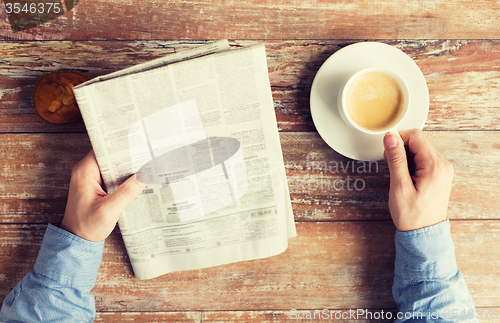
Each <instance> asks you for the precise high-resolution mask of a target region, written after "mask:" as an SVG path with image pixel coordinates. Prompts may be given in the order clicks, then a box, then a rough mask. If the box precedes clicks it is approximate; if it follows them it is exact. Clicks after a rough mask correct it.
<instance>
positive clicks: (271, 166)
mask: <svg viewBox="0 0 500 323" xmlns="http://www.w3.org/2000/svg"><path fill="white" fill-rule="evenodd" d="M73 91H74V93H75V97H76V99H77V102H78V105H79V107H80V110H81V113H82V116H83V119H84V122H85V126H86V128H87V132H88V134H89V137H90V140H91V143H92V147H93V149H94V151H95V154H96V158H97V162H98V164H99V167H100V170H101V173H102V177H103V180H104V184H105V187H106V189H107V191H108V193H112V192H113V191H114V190H116V188H117V187H118V186H119V185H120V184H121V183H122V182H123V181H124V180H126V179H127V178H128V177H129V176H131V175H132V174H134V173H139V172H140V173H143V174H145V175H147V176H148V178H149V180H148V186H147V187H146V188H145V189H144V191H143V192H142V193H141V195H139V197H137V198H136V199H135V200H134V201H133V202H131V203H130V204H129V205H128V206H127V207H126V208H125V210H124V211H123V212H122V214H121V216H120V219H119V221H118V223H119V227H120V230H121V233H122V236H123V240H124V242H125V246H126V248H127V252H128V254H129V258H130V261H131V263H132V267H133V270H134V274H135V276H136V277H137V278H138V279H150V278H154V277H157V276H160V275H163V274H166V273H169V272H173V271H180V270H191V269H200V268H206V267H211V266H217V265H223V264H228V263H233V262H238V261H244V260H252V259H259V258H264V257H270V256H273V255H277V254H279V253H282V252H284V251H285V250H286V248H287V246H288V239H289V238H291V237H293V236H295V235H296V230H295V223H294V219H293V213H292V208H291V201H290V194H289V191H288V184H287V180H286V174H285V168H284V163H283V155H282V152H281V145H280V141H279V136H278V129H277V123H276V116H275V113H274V106H273V100H272V96H271V88H270V84H269V76H268V73H267V62H266V54H265V48H264V45H263V44H255V45H251V46H247V47H240V48H237V49H232V48H231V49H230V48H229V43H228V41H227V40H223V41H217V42H215V43H212V44H208V45H204V46H200V47H198V48H195V49H193V50H188V51H185V52H182V53H176V54H172V55H168V56H166V57H164V58H160V59H157V60H154V61H151V62H148V63H145V64H141V65H137V66H134V67H132V68H128V69H125V70H122V71H119V72H115V73H112V74H110V75H107V76H104V77H100V78H98V79H93V80H90V81H88V82H86V83H83V84H80V85H78V86H76V87H75V88H74V89H73Z"/></svg>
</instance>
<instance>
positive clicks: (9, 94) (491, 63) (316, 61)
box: [0, 40, 500, 132]
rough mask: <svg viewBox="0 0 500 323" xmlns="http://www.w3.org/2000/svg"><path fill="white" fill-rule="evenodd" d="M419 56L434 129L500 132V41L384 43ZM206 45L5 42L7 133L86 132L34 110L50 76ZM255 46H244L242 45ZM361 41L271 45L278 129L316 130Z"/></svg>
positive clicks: (0, 126) (100, 70)
mask: <svg viewBox="0 0 500 323" xmlns="http://www.w3.org/2000/svg"><path fill="white" fill-rule="evenodd" d="M384 42H386V43H388V44H391V45H393V46H396V47H398V48H400V49H401V50H403V51H404V52H406V53H407V54H408V55H410V57H412V58H413V59H414V60H415V62H416V63H417V64H418V65H419V66H420V68H421V69H422V71H423V73H424V75H425V77H426V80H427V83H428V85H429V92H430V111H429V116H428V119H427V123H426V129H428V130H498V129H500V118H499V117H498V113H499V109H500V83H499V81H498V80H500V70H499V69H498V66H499V64H500V41H498V40H415V41H411V40H406V41H384ZM201 43H203V41H121V42H120V41H99V42H96V41H93V42H92V41H91V42H2V43H0V53H1V54H2V58H1V60H0V62H2V64H1V66H0V132H84V131H85V129H84V126H83V123H76V124H72V125H64V126H61V125H51V124H48V123H46V122H44V121H43V120H41V119H40V118H39V117H38V116H37V114H36V112H35V110H34V109H33V107H32V104H31V95H32V92H33V88H34V86H35V84H36V81H37V79H38V78H39V77H40V76H41V75H42V74H43V73H44V72H47V71H53V70H56V69H78V70H80V71H83V72H84V73H86V74H87V75H88V76H89V77H91V78H92V77H95V76H98V75H102V74H107V73H109V72H112V71H115V70H119V69H122V68H125V67H128V66H131V65H135V64H138V63H142V62H145V61H148V60H151V59H154V58H157V57H160V56H162V55H165V54H167V53H171V52H174V51H181V50H185V49H188V48H191V47H194V46H198V45H200V44H201ZM239 43H240V44H248V43H249V41H237V42H233V44H234V45H236V44H239ZM352 43H353V41H343V40H334V41H265V44H266V48H267V57H268V65H269V75H270V81H271V86H272V90H273V97H274V102H275V110H276V115H277V120H278V126H279V128H280V129H281V130H292V131H312V130H314V125H313V122H312V118H311V114H310V107H309V94H310V89H311V84H312V81H313V79H314V76H315V75H316V72H317V71H318V69H319V68H320V66H321V64H323V62H324V61H325V60H326V59H327V58H328V57H329V56H330V55H331V54H333V53H334V52H336V51H337V50H339V49H340V48H342V47H344V46H346V45H349V44H352Z"/></svg>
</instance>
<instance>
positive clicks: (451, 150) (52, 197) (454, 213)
mask: <svg viewBox="0 0 500 323" xmlns="http://www.w3.org/2000/svg"><path fill="white" fill-rule="evenodd" d="M426 134H427V136H428V137H429V139H430V141H431V143H432V144H433V145H434V146H435V147H436V148H437V149H438V151H440V152H441V153H442V154H443V155H444V156H445V157H446V158H448V159H449V160H450V161H451V162H452V164H453V166H454V167H455V177H454V186H453V190H452V194H451V200H450V206H449V211H448V216H449V217H450V218H452V219H498V218H499V216H498V210H499V209H500V184H499V183H498V181H497V175H496V174H498V173H500V144H499V143H498V142H499V132H498V131H484V132H483V131H479V132H478V131H470V132H465V131H426ZM280 138H281V145H282V150H283V154H284V161H285V166H286V172H287V176H288V184H289V187H290V193H291V198H292V206H293V210H294V214H295V219H296V220H297V221H332V220H389V219H390V216H389V212H388V208H387V201H388V199H387V198H388V191H389V171H388V168H387V163H386V162H385V161H379V162H372V163H371V164H370V163H363V162H357V161H353V160H350V159H348V158H345V157H343V156H341V155H339V154H338V153H336V152H335V151H333V150H332V149H330V148H329V147H328V146H327V145H326V144H325V143H324V141H323V140H322V139H321V138H320V136H319V135H318V134H317V133H313V132H310V133H307V132H302V133H295V132H282V133H281V134H280ZM90 149H91V145H90V142H89V139H88V136H87V134H85V133H82V134H64V135H61V134H58V133H46V134H43V133H42V134H0V151H2V152H3V153H4V158H2V159H0V177H1V179H2V180H1V181H0V222H1V223H47V222H50V221H56V222H58V221H60V220H61V219H62V215H63V214H64V209H65V205H66V199H67V191H68V185H69V179H70V174H71V168H72V167H73V165H74V164H76V163H77V162H78V161H79V160H80V159H81V158H83V156H85V155H86V153H87V152H88V151H89V150H90ZM353 166H354V168H353Z"/></svg>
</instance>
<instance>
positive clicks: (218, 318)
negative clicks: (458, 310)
mask: <svg viewBox="0 0 500 323" xmlns="http://www.w3.org/2000/svg"><path fill="white" fill-rule="evenodd" d="M476 311H477V314H478V317H480V315H481V316H482V319H480V321H481V322H485V323H486V322H492V323H493V322H495V319H494V318H493V317H494V316H495V313H496V314H497V316H498V313H499V312H500V308H480V307H476ZM400 315H402V314H400ZM450 315H451V314H450ZM191 316H192V317H194V318H191ZM486 316H488V317H486ZM342 317H344V319H342ZM396 317H397V311H396V310H387V309H345V310H332V309H310V310H297V311H296V312H295V311H214V312H210V311H203V312H123V313H120V312H109V313H107V312H97V316H96V319H95V321H94V322H138V323H142V322H144V323H156V322H209V323H242V322H248V323H250V322H251V323H271V322H280V323H291V322H343V323H348V322H357V323H358V322H361V323H362V322H394V319H395V318H396ZM379 318H380V319H379ZM390 318H392V319H390Z"/></svg>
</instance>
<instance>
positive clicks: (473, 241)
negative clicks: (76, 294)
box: [0, 220, 500, 312]
mask: <svg viewBox="0 0 500 323" xmlns="http://www.w3.org/2000/svg"><path fill="white" fill-rule="evenodd" d="M394 230H395V229H394V226H393V224H392V223H391V222H390V221H350V222H300V223H297V233H298V236H297V237H295V238H293V239H291V240H290V241H289V248H288V250H287V251H286V252H284V253H282V254H280V255H277V256H274V257H270V258H265V259H261V260H254V261H246V262H240V263H235V264H229V265H225V266H218V267H213V268H207V269H202V270H191V271H185V272H176V273H171V274H167V275H164V276H161V277H158V278H155V279H151V280H142V281H140V280H137V279H135V278H134V277H133V276H132V271H131V267H130V263H129V260H128V257H127V255H126V251H125V249H124V244H123V241H122V240H121V237H120V235H119V232H118V231H117V230H115V231H114V232H113V234H112V235H111V236H110V238H108V240H107V241H106V246H105V251H104V256H103V264H102V265H101V268H100V270H99V275H98V278H97V284H96V287H95V288H94V289H93V294H94V295H95V297H96V306H97V310H98V311H102V312H129V311H130V312H135V311H145V312H153V311H169V312H171V311H180V312H185V311H214V310H217V311H226V310H227V311H234V309H238V310H241V311H266V310H267V311H271V310H282V311H288V310H290V309H323V308H327V309H349V308H353V309H356V308H373V309H394V308H395V304H394V301H393V299H392V296H391V285H392V279H393V268H394ZM44 231H45V225H41V224H30V225H17V224H16V225H12V224H2V225H0V244H1V245H2V248H0V272H1V273H2V275H0V300H2V299H3V298H4V297H5V296H6V295H7V293H8V292H9V291H10V290H11V289H12V288H13V287H14V286H15V284H16V283H17V282H18V281H19V280H20V279H21V278H22V277H23V276H24V275H25V274H26V273H27V272H28V271H29V270H30V269H31V268H32V266H33V264H34V260H35V255H36V254H37V252H38V248H39V244H40V243H41V239H42V236H43V233H44ZM452 235H453V240H454V243H455V250H456V255H457V263H458V266H459V268H460V269H461V271H462V273H463V275H464V277H465V280H466V282H467V285H468V287H469V290H470V292H471V294H472V296H473V298H474V301H475V304H476V306H478V307H492V306H495V305H496V304H499V303H500V295H499V294H498V293H497V292H496V291H498V289H499V288H500V282H499V281H498V279H495V278H494V277H495V275H496V273H495V268H497V267H498V266H499V265H500V250H499V249H498V248H497V246H498V244H499V243H500V224H499V223H498V221H484V220H473V221H471V220H461V221H453V222H452Z"/></svg>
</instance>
